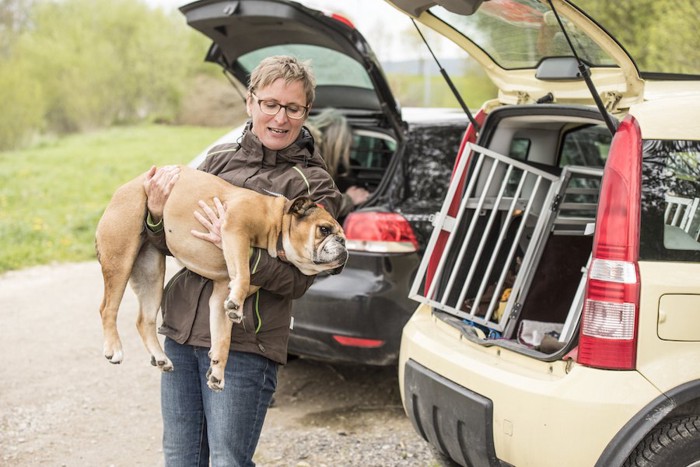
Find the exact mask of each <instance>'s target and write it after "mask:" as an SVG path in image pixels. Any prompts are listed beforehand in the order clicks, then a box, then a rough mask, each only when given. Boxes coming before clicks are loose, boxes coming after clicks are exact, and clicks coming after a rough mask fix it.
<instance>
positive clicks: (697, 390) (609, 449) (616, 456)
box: [595, 380, 700, 467]
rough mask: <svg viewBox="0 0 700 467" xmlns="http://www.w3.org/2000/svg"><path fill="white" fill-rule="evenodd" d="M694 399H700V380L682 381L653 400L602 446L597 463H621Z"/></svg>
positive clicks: (599, 465) (603, 466)
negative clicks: (670, 416)
mask: <svg viewBox="0 0 700 467" xmlns="http://www.w3.org/2000/svg"><path fill="white" fill-rule="evenodd" d="M695 400H700V380H696V381H690V382H688V383H685V384H682V385H680V386H678V387H677V388H674V389H672V390H671V391H668V392H667V393H666V394H664V395H661V396H659V397H657V398H656V399H654V400H653V401H651V402H650V403H649V404H647V405H646V407H644V408H643V409H642V410H641V411H639V412H638V413H637V415H635V416H634V417H632V419H630V421H629V422H627V423H626V424H625V426H624V427H622V429H621V430H620V431H618V432H617V434H616V435H615V437H614V438H613V439H612V440H611V441H610V442H609V443H608V445H607V446H606V448H605V449H604V450H603V453H602V454H601V456H600V458H599V459H598V462H596V464H595V465H596V467H610V466H619V465H622V464H623V462H625V460H626V459H627V457H628V456H629V455H630V453H631V452H632V451H633V450H634V448H635V447H637V445H638V444H639V443H640V442H642V440H643V439H644V438H645V437H646V436H647V434H649V432H651V430H653V429H654V428H655V427H656V426H658V425H659V423H660V422H662V421H663V420H664V419H666V418H667V417H668V415H669V414H670V413H671V412H673V410H674V409H676V408H677V407H680V406H681V405H683V404H686V403H688V402H691V401H695Z"/></svg>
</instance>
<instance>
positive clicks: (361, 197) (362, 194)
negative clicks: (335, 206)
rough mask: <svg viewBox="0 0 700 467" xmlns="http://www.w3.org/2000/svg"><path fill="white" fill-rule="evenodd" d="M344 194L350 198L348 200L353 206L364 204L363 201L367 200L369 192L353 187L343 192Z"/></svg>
mask: <svg viewBox="0 0 700 467" xmlns="http://www.w3.org/2000/svg"><path fill="white" fill-rule="evenodd" d="M345 194H347V195H348V196H349V197H350V199H351V200H352V204H354V205H355V206H357V205H358V204H362V203H364V202H365V201H367V198H369V191H367V190H365V189H364V188H361V187H359V186H355V185H353V186H351V187H349V188H348V189H347V190H345Z"/></svg>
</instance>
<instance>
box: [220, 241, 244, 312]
mask: <svg viewBox="0 0 700 467" xmlns="http://www.w3.org/2000/svg"><path fill="white" fill-rule="evenodd" d="M244 238H245V237H244V236H242V235H240V236H239V235H234V234H232V233H229V234H228V235H227V234H224V235H223V236H222V239H221V241H222V245H221V246H222V250H223V254H224V259H225V260H226V268H227V269H228V274H229V278H230V279H231V281H230V282H229V285H228V288H229V293H228V297H226V301H225V302H224V308H225V309H226V314H227V315H228V317H229V319H231V321H233V322H234V323H240V322H241V321H242V320H243V302H244V301H245V299H246V297H247V296H248V294H249V290H248V289H249V286H250V267H249V260H250V242H249V241H244V240H243V239H244Z"/></svg>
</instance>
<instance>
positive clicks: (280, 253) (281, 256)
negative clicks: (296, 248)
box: [277, 232, 289, 263]
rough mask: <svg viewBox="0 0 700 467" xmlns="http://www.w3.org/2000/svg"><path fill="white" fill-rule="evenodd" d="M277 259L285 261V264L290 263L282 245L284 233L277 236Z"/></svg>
mask: <svg viewBox="0 0 700 467" xmlns="http://www.w3.org/2000/svg"><path fill="white" fill-rule="evenodd" d="M277 257H278V258H279V259H280V260H281V261H284V262H285V263H288V262H289V261H287V253H285V252H284V245H283V244H282V233H281V232H280V234H279V236H277Z"/></svg>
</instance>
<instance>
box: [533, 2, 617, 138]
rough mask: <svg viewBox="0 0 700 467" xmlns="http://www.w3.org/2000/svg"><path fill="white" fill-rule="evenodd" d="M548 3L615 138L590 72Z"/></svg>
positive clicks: (556, 13) (613, 126)
mask: <svg viewBox="0 0 700 467" xmlns="http://www.w3.org/2000/svg"><path fill="white" fill-rule="evenodd" d="M547 1H548V3H549V6H550V7H551V8H552V13H554V17H555V18H556V19H557V23H559V28H560V29H561V32H563V33H564V37H565V38H566V42H567V43H568V44H569V48H570V49H571V53H573V54H574V58H575V59H576V61H577V62H578V71H579V73H581V76H582V77H583V80H584V81H585V82H586V86H588V90H589V91H590V93H591V95H592V96H593V100H594V101H595V105H596V107H598V110H599V111H600V113H601V114H602V116H603V120H605V125H606V126H607V127H608V130H609V131H610V134H611V135H612V136H615V132H616V131H617V127H616V125H615V122H613V120H612V118H611V117H610V114H609V113H608V111H607V109H606V108H605V105H603V101H602V100H601V99H600V95H599V94H598V90H597V89H596V88H595V85H594V84H593V80H592V79H591V71H590V69H589V68H588V67H587V66H586V64H585V63H583V61H582V60H581V58H579V56H578V54H577V53H576V49H575V48H574V44H573V43H572V42H571V39H570V38H569V34H567V32H566V29H565V28H564V23H562V21H561V18H560V17H559V13H558V12H557V10H556V8H554V4H553V3H552V0H547Z"/></svg>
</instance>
